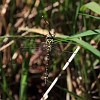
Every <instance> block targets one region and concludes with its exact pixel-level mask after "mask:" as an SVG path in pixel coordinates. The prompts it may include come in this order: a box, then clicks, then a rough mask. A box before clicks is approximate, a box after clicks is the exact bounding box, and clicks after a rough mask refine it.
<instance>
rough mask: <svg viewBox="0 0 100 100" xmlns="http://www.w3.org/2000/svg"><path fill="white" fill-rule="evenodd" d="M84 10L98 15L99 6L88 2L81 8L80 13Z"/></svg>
mask: <svg viewBox="0 0 100 100" xmlns="http://www.w3.org/2000/svg"><path fill="white" fill-rule="evenodd" d="M86 8H88V9H90V10H92V11H93V12H95V13H97V14H99V15H100V6H99V5H98V4H97V3H96V2H93V1H92V2H90V3H87V4H85V5H83V6H82V7H81V8H80V11H85V10H86Z"/></svg>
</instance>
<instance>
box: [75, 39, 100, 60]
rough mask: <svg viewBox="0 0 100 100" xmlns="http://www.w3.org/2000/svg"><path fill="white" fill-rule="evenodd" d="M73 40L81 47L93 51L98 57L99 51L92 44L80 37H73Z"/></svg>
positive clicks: (99, 56) (99, 55)
mask: <svg viewBox="0 0 100 100" xmlns="http://www.w3.org/2000/svg"><path fill="white" fill-rule="evenodd" d="M73 41H75V42H77V43H78V44H80V45H81V46H82V47H84V48H85V49H87V50H88V51H90V52H91V53H93V54H94V55H95V56H97V57H98V58H99V59H100V51H98V50H97V49H95V48H94V47H93V46H92V45H90V44H89V43H87V42H85V41H83V40H80V39H74V40H73Z"/></svg>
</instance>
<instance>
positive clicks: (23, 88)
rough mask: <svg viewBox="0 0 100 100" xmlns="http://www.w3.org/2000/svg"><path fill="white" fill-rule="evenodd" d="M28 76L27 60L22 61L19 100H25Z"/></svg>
mask: <svg viewBox="0 0 100 100" xmlns="http://www.w3.org/2000/svg"><path fill="white" fill-rule="evenodd" d="M27 76H28V60H26V59H24V60H23V63H22V72H21V81H20V91H19V100H26V93H25V92H26V85H27V82H26V81H27Z"/></svg>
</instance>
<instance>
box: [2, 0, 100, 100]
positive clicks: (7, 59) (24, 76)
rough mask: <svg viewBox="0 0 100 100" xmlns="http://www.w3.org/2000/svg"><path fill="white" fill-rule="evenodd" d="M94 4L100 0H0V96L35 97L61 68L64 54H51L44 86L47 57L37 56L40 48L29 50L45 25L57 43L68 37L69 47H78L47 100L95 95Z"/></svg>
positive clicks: (98, 17)
mask: <svg viewBox="0 0 100 100" xmlns="http://www.w3.org/2000/svg"><path fill="white" fill-rule="evenodd" d="M99 4H100V0H0V100H40V99H41V97H42V96H43V94H44V93H45V91H46V90H47V89H48V87H49V86H50V84H51V83H52V81H53V80H54V78H55V77H56V76H57V75H58V73H59V72H60V71H61V68H62V67H63V66H64V64H65V63H66V61H67V60H68V59H66V57H64V56H62V57H58V58H57V57H54V56H53V55H54V53H52V57H51V58H52V59H50V61H51V62H52V63H51V64H50V68H49V70H50V76H49V80H50V82H48V83H47V84H46V85H45V84H44V72H45V63H46V60H45V59H44V58H43V57H44V56H40V54H42V55H45V53H44V52H43V51H39V50H37V51H33V49H32V48H33V47H34V46H35V45H36V43H37V44H38V43H41V42H45V38H46V36H45V35H47V33H48V30H49V29H54V30H55V33H56V34H55V37H57V38H55V41H56V42H57V43H58V42H65V41H69V44H68V45H69V46H71V49H70V50H71V51H73V50H74V47H73V46H72V45H73V44H72V43H74V45H79V46H80V47H81V49H80V51H79V52H78V54H77V55H76V57H75V58H74V60H73V61H72V62H71V63H70V65H69V66H68V68H67V69H66V70H65V71H64V72H63V74H62V76H61V77H60V79H59V81H58V82H57V84H56V85H55V87H54V88H53V89H52V90H51V91H50V93H49V95H48V100H100V6H99ZM42 16H44V19H45V20H47V21H48V22H49V25H48V26H47V25H46V23H45V21H44V20H43V19H42ZM79 38H81V40H80V39H79ZM70 41H71V42H70ZM20 47H22V48H24V49H25V48H28V49H26V51H24V49H21V48H20ZM31 47H32V48H31ZM60 52H61V51H60Z"/></svg>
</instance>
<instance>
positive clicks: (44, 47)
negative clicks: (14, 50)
mask: <svg viewBox="0 0 100 100" xmlns="http://www.w3.org/2000/svg"><path fill="white" fill-rule="evenodd" d="M43 19H44V18H43ZM44 21H45V23H46V24H47V25H48V24H49V23H48V21H46V20H45V19H44ZM48 33H49V34H48V35H47V36H46V37H37V38H36V39H34V38H32V39H30V38H29V39H28V38H21V42H20V43H19V44H22V45H21V47H20V48H19V49H20V50H21V51H22V52H23V53H24V52H26V51H28V50H29V51H30V53H31V54H32V53H33V52H34V51H35V52H36V51H39V50H40V52H39V55H43V56H45V58H46V63H45V75H44V81H45V84H46V83H47V80H48V75H49V71H48V69H49V66H50V60H51V59H50V58H51V56H52V55H56V57H55V58H56V59H58V58H61V56H62V55H63V56H62V57H66V56H70V55H71V54H72V53H73V50H72V48H73V47H76V44H74V43H70V42H69V41H68V42H63V43H62V42H59V43H57V39H56V38H55V34H54V29H52V30H51V31H50V29H48ZM24 39H25V41H23V40H24ZM44 40H45V41H44ZM22 41H23V42H22ZM58 41H60V40H59V39H58ZM70 51H71V52H70ZM66 53H67V55H66ZM53 57H54V56H53Z"/></svg>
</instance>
